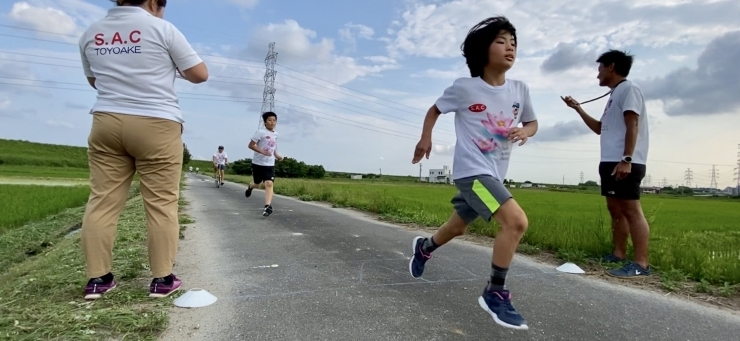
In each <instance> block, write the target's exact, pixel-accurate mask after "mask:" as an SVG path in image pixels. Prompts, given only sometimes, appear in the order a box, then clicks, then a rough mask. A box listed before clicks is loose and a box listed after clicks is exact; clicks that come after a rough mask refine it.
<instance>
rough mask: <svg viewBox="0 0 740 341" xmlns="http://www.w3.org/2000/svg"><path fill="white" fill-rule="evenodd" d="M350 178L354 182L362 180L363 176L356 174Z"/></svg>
mask: <svg viewBox="0 0 740 341" xmlns="http://www.w3.org/2000/svg"><path fill="white" fill-rule="evenodd" d="M350 178H351V179H352V180H360V179H362V174H354V175H351V176H350Z"/></svg>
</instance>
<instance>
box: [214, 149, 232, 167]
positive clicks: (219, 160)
mask: <svg viewBox="0 0 740 341" xmlns="http://www.w3.org/2000/svg"><path fill="white" fill-rule="evenodd" d="M213 156H214V157H215V158H216V164H219V165H225V164H226V158H227V157H228V156H226V152H223V153H219V152H216V154H213Z"/></svg>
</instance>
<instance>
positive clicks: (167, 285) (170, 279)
mask: <svg viewBox="0 0 740 341" xmlns="http://www.w3.org/2000/svg"><path fill="white" fill-rule="evenodd" d="M180 286H182V281H181V280H179V279H178V278H177V277H175V275H173V274H170V275H169V276H167V277H163V278H155V279H153V280H152V284H150V285H149V297H156V298H161V297H167V296H169V295H170V294H172V293H173V292H175V291H177V290H180Z"/></svg>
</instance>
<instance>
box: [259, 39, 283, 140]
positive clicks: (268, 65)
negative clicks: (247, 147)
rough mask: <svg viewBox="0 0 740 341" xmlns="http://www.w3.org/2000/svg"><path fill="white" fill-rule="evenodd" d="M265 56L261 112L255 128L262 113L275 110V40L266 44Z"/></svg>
mask: <svg viewBox="0 0 740 341" xmlns="http://www.w3.org/2000/svg"><path fill="white" fill-rule="evenodd" d="M267 47H268V51H267V57H265V89H264V90H263V92H262V112H261V113H260V119H259V123H257V129H259V128H260V127H261V126H262V124H263V122H262V117H261V116H262V114H264V113H266V112H268V111H273V110H275V75H277V72H276V71H275V62H277V55H278V54H277V52H275V42H272V43H270V44H269V45H267Z"/></svg>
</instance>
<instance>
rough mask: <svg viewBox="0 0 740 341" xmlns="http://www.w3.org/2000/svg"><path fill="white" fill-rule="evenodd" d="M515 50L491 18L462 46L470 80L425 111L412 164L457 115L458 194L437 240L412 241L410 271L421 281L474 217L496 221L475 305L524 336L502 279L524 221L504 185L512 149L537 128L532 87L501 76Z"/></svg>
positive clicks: (508, 33)
mask: <svg viewBox="0 0 740 341" xmlns="http://www.w3.org/2000/svg"><path fill="white" fill-rule="evenodd" d="M516 51H517V40H516V30H515V28H514V26H513V25H512V24H511V23H510V22H509V21H508V20H507V19H506V18H504V17H493V18H488V19H486V20H484V21H482V22H481V23H479V24H478V25H476V26H475V27H474V28H473V29H472V30H471V31H470V33H468V36H467V37H466V39H465V42H464V44H463V55H464V56H465V59H466V64H467V65H468V68H469V70H470V76H471V77H470V78H459V79H457V80H455V81H454V82H453V83H452V86H450V87H448V88H447V89H445V91H444V93H443V95H442V97H440V98H439V99H437V101H436V103H435V104H434V105H433V106H432V107H431V108H429V111H428V112H427V115H426V118H425V119H424V128H423V131H422V136H421V140H420V141H419V143H418V144H417V145H416V150H415V152H414V158H413V161H412V162H413V163H417V162H419V161H420V160H421V159H422V158H423V157H424V156H425V155H426V157H427V158H429V153H430V152H431V149H432V137H431V135H432V130H433V128H434V124H435V123H436V121H437V119H438V117H439V116H440V115H441V114H446V113H450V112H454V113H455V134H456V135H457V143H456V144H455V156H454V161H453V162H454V163H453V166H452V169H453V179H454V182H455V186H456V187H457V188H458V190H459V192H458V194H457V195H456V196H455V197H453V198H452V204H453V206H454V211H453V213H452V216H451V217H450V218H449V220H447V222H446V223H444V224H443V225H442V226H441V227H440V228H439V229H438V230H437V232H436V233H435V234H434V236H432V237H431V238H425V237H421V236H420V237H416V238H415V239H414V240H413V242H412V253H413V256H412V257H411V260H410V261H409V272H411V276H412V277H414V278H419V277H421V276H422V273H423V272H424V266H425V263H426V262H427V261H428V260H429V259H431V257H432V252H433V251H434V250H436V249H437V248H439V247H440V246H442V245H445V244H446V243H448V242H449V241H451V240H452V239H453V238H455V237H457V236H460V235H463V234H464V233H465V231H466V229H467V227H468V225H470V224H471V223H472V222H473V221H474V220H476V219H477V218H478V217H481V218H483V219H484V220H485V221H490V220H491V219H492V218H495V219H496V221H498V222H499V223H500V224H501V230H500V231H499V233H498V234H497V235H496V241H495V243H494V247H493V259H492V260H491V276H490V279H489V281H488V285H487V286H486V287H485V289H484V290H483V293H482V294H481V296H480V297H479V298H478V304H479V305H480V307H481V308H482V309H483V310H485V311H486V312H487V313H489V314H490V315H491V316H492V317H493V320H494V321H495V322H496V323H498V324H499V325H501V326H504V327H507V328H513V329H518V330H523V329H528V327H527V321H526V320H525V319H524V318H523V317H522V316H521V315H520V314H519V313H518V312H517V311H516V309H514V307H513V305H512V303H511V294H510V292H509V290H507V288H506V286H505V280H506V274H507V272H508V269H509V266H510V265H511V261H512V259H513V257H514V254H515V253H516V248H517V246H518V245H519V241H520V240H521V237H522V236H523V234H524V232H525V231H526V230H527V227H528V224H529V223H528V221H527V216H526V214H525V213H524V211H523V210H522V208H521V207H520V206H519V204H518V203H517V202H516V201H515V200H514V198H513V196H512V195H511V193H509V191H508V190H507V189H506V186H504V184H503V180H504V179H505V178H506V172H507V170H508V167H509V157H510V155H511V151H512V148H513V145H514V143H517V142H518V144H519V145H520V146H521V145H523V144H524V143H525V142H527V139H528V138H529V137H530V136H533V135H534V134H535V133H536V132H537V126H538V124H537V117H536V116H535V111H534V108H533V106H532V100H531V98H530V94H529V87H528V86H527V85H526V84H525V83H524V82H521V81H518V80H513V79H509V78H507V77H506V72H507V71H508V70H509V69H510V68H511V67H512V66H513V65H514V60H515V59H516ZM519 123H522V125H523V127H521V128H520V127H519Z"/></svg>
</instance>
